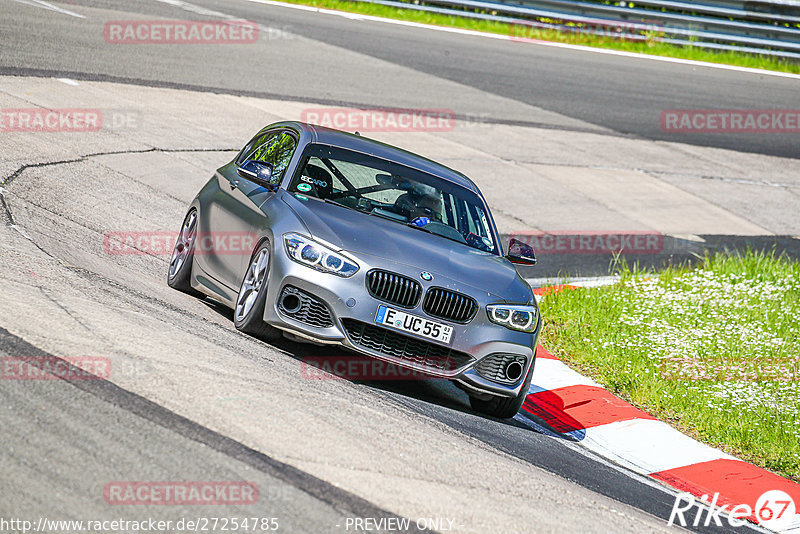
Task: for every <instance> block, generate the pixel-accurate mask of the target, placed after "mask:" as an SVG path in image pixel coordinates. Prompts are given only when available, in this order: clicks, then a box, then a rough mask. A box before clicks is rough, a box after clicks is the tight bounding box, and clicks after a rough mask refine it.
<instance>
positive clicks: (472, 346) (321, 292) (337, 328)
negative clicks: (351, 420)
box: [264, 243, 541, 397]
mask: <svg viewBox="0 0 800 534" xmlns="http://www.w3.org/2000/svg"><path fill="white" fill-rule="evenodd" d="M279 245H282V243H279ZM271 262H272V264H271V266H270V275H269V276H270V278H269V283H268V285H267V299H266V302H267V305H266V306H265V309H264V321H265V322H266V323H268V324H270V325H272V326H274V327H276V328H279V329H281V330H284V331H286V332H289V333H291V334H294V335H296V336H299V337H301V338H305V339H307V340H309V341H314V342H316V343H327V344H336V345H341V346H343V347H346V348H348V349H350V350H352V351H355V352H357V353H360V354H365V355H368V356H370V357H373V358H377V359H379V360H383V361H387V362H390V363H393V364H396V365H398V366H402V367H404V368H408V369H412V370H414V371H416V372H419V373H423V374H425V375H429V376H432V377H436V378H445V379H449V380H454V381H455V382H457V383H458V385H460V386H462V387H463V388H464V389H466V390H468V391H471V392H474V393H475V394H478V395H486V394H490V395H498V396H503V397H515V396H517V395H518V394H519V392H520V389H521V388H522V386H523V383H524V381H525V380H524V378H525V376H526V375H527V373H528V370H529V369H530V367H531V366H532V365H533V364H534V349H533V348H534V347H535V346H536V339H537V337H538V333H539V329H540V326H537V329H536V331H535V332H534V333H532V334H530V333H525V332H517V331H513V330H509V329H507V328H505V327H502V326H500V325H496V324H494V323H492V322H490V321H489V319H488V317H487V315H486V310H485V307H486V305H487V304H492V303H496V302H497V301H496V297H493V296H491V295H489V294H488V293H486V292H484V293H483V295H484V298H480V295H478V294H476V293H478V292H477V291H476V290H475V289H474V288H472V287H467V286H464V285H462V284H459V283H457V282H455V281H452V280H448V279H446V277H443V276H442V275H439V274H436V275H435V280H433V281H431V282H425V281H423V280H420V279H419V274H420V270H419V269H416V268H413V267H410V266H408V265H405V264H402V263H398V262H393V261H390V260H385V259H382V258H377V257H372V256H365V255H359V256H358V262H359V265H360V267H361V268H360V269H359V271H358V272H357V273H356V274H355V275H353V276H352V277H350V278H341V277H339V276H335V275H332V274H328V273H323V272H319V271H316V270H314V269H311V268H308V267H306V266H304V265H300V264H298V263H296V262H294V261H293V260H291V259H290V258H288V257H287V255H286V254H285V252H284V251H283V249H282V248H279V247H276V250H274V251H273V253H272V257H271ZM374 268H378V269H384V270H387V271H392V272H395V273H399V274H402V275H405V276H408V277H410V278H414V279H416V280H418V281H419V282H420V283H421V284H422V286H423V291H426V290H427V289H428V287H429V286H434V285H435V286H438V287H447V288H448V289H453V290H456V291H460V292H462V293H466V294H468V295H470V296H472V297H473V298H475V299H476V300H477V302H478V305H479V310H478V313H477V314H476V315H475V317H474V318H473V319H472V320H471V321H470V322H469V323H467V324H458V323H453V322H448V321H444V320H442V319H439V318H435V317H431V320H434V321H437V322H440V323H445V324H448V325H450V326H452V327H453V336H452V339H451V342H450V344H449V345H447V346H445V345H442V344H441V343H437V342H434V341H431V340H427V339H425V338H422V337H418V336H415V335H413V334H411V333H405V332H399V331H395V330H392V329H388V328H386V327H379V326H378V325H375V322H374V321H375V315H376V312H377V310H378V307H379V306H380V305H387V306H390V307H393V305H392V304H388V303H386V302H383V301H380V300H378V299H375V298H374V297H372V296H371V295H370V294H369V292H368V291H367V286H366V273H367V272H369V271H370V270H371V269H374ZM287 286H289V287H292V288H296V289H299V290H300V291H301V292H305V293H306V294H308V295H311V296H312V297H314V298H316V299H317V300H318V301H320V302H321V303H322V304H324V306H325V307H326V308H327V311H328V312H329V314H330V323H327V322H325V321H319V320H316V319H315V320H311V321H310V322H312V323H314V324H309V319H308V317H309V316H308V315H304V316H303V317H302V318H303V319H304V320H298V319H297V318H296V317H292V316H291V315H290V314H288V313H286V312H285V311H284V310H283V309H282V307H281V306H280V302H279V301H280V298H281V296H282V294H283V292H284V291H285V288H286V287H287ZM421 302H422V299H420V303H418V305H417V306H416V307H415V308H413V309H404V308H402V309H404V311H407V312H408V313H412V314H414V315H418V316H421V317H428V315H427V314H426V313H425V312H424V311H423V310H422V308H421ZM315 317H316V316H315ZM354 321H358V322H360V323H361V324H362V325H368V327H370V328H371V329H372V331H374V329H375V328H378V329H384V330H388V331H389V332H391V333H394V334H395V336H394V337H396V336H397V335H400V336H401V337H407V338H412V340H413V344H414V345H415V346H420V344H422V345H424V344H431V345H435V347H432V348H431V352H435V353H437V354H439V353H442V354H445V353H446V354H450V353H452V357H451V358H449V359H448V361H449V362H450V363H449V364H448V365H446V366H442V365H432V364H431V362H430V361H428V360H424V361H423V360H421V359H420V358H410V357H406V356H405V355H404V356H403V357H399V356H397V355H393V354H390V353H389V352H391V351H379V350H374V348H372V346H374V344H372V346H371V344H370V343H365V342H364V340H363V338H359V336H354V332H353V324H354ZM539 325H541V322H540V323H539ZM348 326H349V327H350V330H349V332H348ZM448 349H449V351H448ZM497 353H504V354H513V355H517V356H522V357H524V359H525V364H524V366H523V367H524V369H523V372H522V376H521V378H520V379H519V380H517V381H516V382H515V383H511V384H509V383H501V382H499V381H496V380H490V379H488V378H486V377H485V376H483V375H482V374H481V373H479V372H478V370H476V367H477V366H478V364H479V363H480V362H481V361H482V360H483V359H484V358H487V357H489V356H490V355H494V354H497ZM484 374H485V373H484Z"/></svg>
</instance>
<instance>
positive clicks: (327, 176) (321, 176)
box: [302, 163, 333, 199]
mask: <svg viewBox="0 0 800 534" xmlns="http://www.w3.org/2000/svg"><path fill="white" fill-rule="evenodd" d="M302 174H303V176H308V177H309V178H311V179H312V180H314V183H312V184H309V185H310V186H311V187H312V188H313V189H312V190H313V191H314V196H316V197H317V198H321V199H326V198H330V196H331V193H333V176H331V173H329V172H328V171H327V170H326V169H323V168H322V167H320V166H319V165H313V164H311V163H309V164H308V165H306V166H305V167H304V168H303V173H302ZM323 184H324V185H323Z"/></svg>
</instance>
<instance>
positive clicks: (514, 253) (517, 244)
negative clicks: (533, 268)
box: [506, 238, 536, 265]
mask: <svg viewBox="0 0 800 534" xmlns="http://www.w3.org/2000/svg"><path fill="white" fill-rule="evenodd" d="M506 258H508V261H510V262H511V263H519V264H520V265H536V254H534V253H533V247H531V246H530V245H526V244H525V243H523V242H522V241H520V240H518V239H514V238H511V241H509V242H508V254H506Z"/></svg>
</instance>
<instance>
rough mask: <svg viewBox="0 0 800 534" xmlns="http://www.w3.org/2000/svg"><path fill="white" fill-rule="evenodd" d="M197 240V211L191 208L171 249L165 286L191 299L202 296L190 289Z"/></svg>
mask: <svg viewBox="0 0 800 534" xmlns="http://www.w3.org/2000/svg"><path fill="white" fill-rule="evenodd" d="M196 238H197V210H196V209H194V208H192V209H191V210H189V213H187V214H186V217H185V218H184V219H183V224H182V225H181V231H180V233H179V234H178V239H177V240H176V241H175V247H174V248H173V249H172V256H170V258H169V271H168V272H167V285H169V287H171V288H172V289H177V290H178V291H183V292H184V293H187V294H189V295H192V296H193V297H202V296H203V294H202V293H200V292H199V291H197V290H196V289H194V288H192V285H191V280H192V263H193V259H194V242H195V239H196Z"/></svg>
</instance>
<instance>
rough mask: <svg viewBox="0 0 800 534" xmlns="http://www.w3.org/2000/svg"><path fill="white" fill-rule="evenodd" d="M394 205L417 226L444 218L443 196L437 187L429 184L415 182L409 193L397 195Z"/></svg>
mask: <svg viewBox="0 0 800 534" xmlns="http://www.w3.org/2000/svg"><path fill="white" fill-rule="evenodd" d="M394 205H395V208H396V209H397V211H399V212H400V213H402V214H403V215H405V216H406V217H408V220H409V221H411V223H412V224H416V225H417V226H424V225H425V224H428V223H429V222H431V221H436V222H441V220H442V199H441V196H440V195H439V191H438V190H437V189H436V188H435V187H431V186H429V185H425V184H420V183H416V184H414V185H413V186H412V187H411V188H410V189H409V191H408V193H404V194H402V195H400V196H399V197H397V200H396V201H395V203H394Z"/></svg>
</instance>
